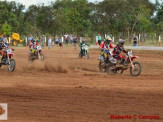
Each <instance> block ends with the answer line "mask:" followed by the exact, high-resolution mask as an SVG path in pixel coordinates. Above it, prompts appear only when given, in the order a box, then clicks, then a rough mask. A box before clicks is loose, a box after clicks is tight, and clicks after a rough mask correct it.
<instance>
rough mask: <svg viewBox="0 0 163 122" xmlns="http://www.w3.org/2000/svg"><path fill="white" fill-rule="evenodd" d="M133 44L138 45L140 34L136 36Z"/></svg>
mask: <svg viewBox="0 0 163 122" xmlns="http://www.w3.org/2000/svg"><path fill="white" fill-rule="evenodd" d="M133 46H138V36H135V37H134V41H133Z"/></svg>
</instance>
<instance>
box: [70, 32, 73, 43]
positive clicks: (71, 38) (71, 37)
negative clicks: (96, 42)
mask: <svg viewBox="0 0 163 122" xmlns="http://www.w3.org/2000/svg"><path fill="white" fill-rule="evenodd" d="M70 42H71V44H73V36H72V34H70Z"/></svg>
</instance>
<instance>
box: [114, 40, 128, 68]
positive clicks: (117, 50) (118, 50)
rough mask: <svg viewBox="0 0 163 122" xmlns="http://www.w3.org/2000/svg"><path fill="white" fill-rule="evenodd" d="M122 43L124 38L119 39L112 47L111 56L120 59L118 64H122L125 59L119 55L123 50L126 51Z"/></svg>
mask: <svg viewBox="0 0 163 122" xmlns="http://www.w3.org/2000/svg"><path fill="white" fill-rule="evenodd" d="M124 43H125V40H123V39H119V41H118V43H117V45H116V46H115V47H114V50H113V57H114V58H116V59H118V60H119V61H120V65H121V66H124V64H125V59H123V58H122V56H121V55H120V53H121V52H122V51H123V52H124V53H127V51H126V50H125V49H124Z"/></svg>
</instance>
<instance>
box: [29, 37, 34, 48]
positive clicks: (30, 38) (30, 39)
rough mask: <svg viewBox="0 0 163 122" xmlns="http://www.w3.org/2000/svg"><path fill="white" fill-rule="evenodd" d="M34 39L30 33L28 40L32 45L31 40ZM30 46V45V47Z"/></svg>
mask: <svg viewBox="0 0 163 122" xmlns="http://www.w3.org/2000/svg"><path fill="white" fill-rule="evenodd" d="M32 39H33V36H32V35H30V36H29V37H28V42H29V45H30V42H31V41H32ZM29 48H30V47H29Z"/></svg>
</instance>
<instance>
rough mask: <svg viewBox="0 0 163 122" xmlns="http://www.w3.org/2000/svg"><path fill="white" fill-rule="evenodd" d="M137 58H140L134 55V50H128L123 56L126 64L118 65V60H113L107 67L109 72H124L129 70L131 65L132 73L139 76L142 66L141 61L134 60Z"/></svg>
mask: <svg viewBox="0 0 163 122" xmlns="http://www.w3.org/2000/svg"><path fill="white" fill-rule="evenodd" d="M136 58H138V56H134V55H133V52H132V51H128V53H126V55H125V56H124V57H123V59H125V63H124V66H119V65H117V61H116V62H114V63H113V62H112V63H110V65H108V66H107V68H106V72H107V74H116V73H118V74H122V73H123V71H124V70H127V69H128V68H129V67H130V75H131V76H139V75H140V73H141V70H142V67H141V64H140V63H139V62H135V61H134V59H136Z"/></svg>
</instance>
